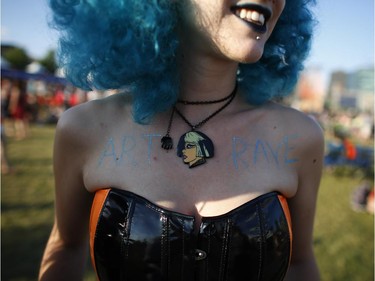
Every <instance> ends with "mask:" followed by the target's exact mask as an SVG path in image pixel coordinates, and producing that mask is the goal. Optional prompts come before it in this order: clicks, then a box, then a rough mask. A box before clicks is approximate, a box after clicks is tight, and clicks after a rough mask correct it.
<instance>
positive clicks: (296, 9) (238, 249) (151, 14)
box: [39, 0, 323, 281]
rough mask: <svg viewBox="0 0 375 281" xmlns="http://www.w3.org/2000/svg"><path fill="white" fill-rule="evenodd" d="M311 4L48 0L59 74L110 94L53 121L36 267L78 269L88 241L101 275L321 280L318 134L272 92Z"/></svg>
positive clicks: (280, 86)
mask: <svg viewBox="0 0 375 281" xmlns="http://www.w3.org/2000/svg"><path fill="white" fill-rule="evenodd" d="M313 2H314V1H313V0H146V1H138V0H107V1H101V0H50V7H51V10H52V17H51V23H52V24H53V26H54V27H55V28H57V29H58V30H59V31H60V34H61V37H60V39H59V49H58V58H59V64H60V66H61V67H62V69H63V70H64V72H65V75H66V77H67V79H69V80H70V81H71V82H72V83H73V84H74V85H76V86H78V87H80V88H82V89H85V90H95V89H97V90H107V89H116V90H117V91H118V92H119V93H118V94H115V95H111V96H109V97H106V98H104V99H100V100H95V101H91V102H88V103H85V104H81V105H79V106H75V107H73V108H71V109H69V110H68V111H66V112H65V113H64V114H63V116H62V117H61V119H60V120H59V122H58V126H57V130H56V137H55V146H54V172H55V190H56V206H55V209H56V215H55V224H54V226H53V229H52V233H51V236H50V239H49V241H48V243H47V247H46V250H45V253H44V256H43V260H42V265H41V269H40V276H39V279H40V280H43V281H45V280H53V281H56V280H71V281H73V280H82V279H83V274H84V265H85V262H86V253H87V247H88V245H89V246H90V255H91V260H92V264H93V267H94V270H95V272H96V275H97V278H98V280H100V281H122V280H137V281H143V280H145V281H146V280H173V281H191V280H196V281H203V280H205V281H206V280H210V281H211V280H212V281H213V280H215V281H217V280H223V281H224V280H228V281H238V280H249V281H250V280H259V281H277V280H280V281H281V280H302V279H303V280H305V281H316V280H319V271H318V268H317V265H316V261H315V257H314V253H313V248H312V235H313V223H314V213H315V206H316V198H317V191H318V186H319V182H320V177H321V169H322V159H323V137H322V132H321V130H320V128H319V126H318V125H317V124H316V123H314V121H313V120H312V119H310V118H308V117H307V116H305V115H304V114H303V113H300V112H298V111H296V110H294V109H291V108H288V107H285V106H283V105H280V104H278V103H277V102H276V100H278V99H280V98H281V97H283V96H286V95H288V94H289V93H290V92H291V91H292V90H293V87H294V85H295V84H296V81H297V78H298V73H299V72H300V71H301V70H302V69H303V62H304V59H305V58H306V57H307V54H308V51H309V48H310V44H311V39H312V30H313V25H314V20H313V16H312V14H311V11H310V9H311V5H312V4H314V3H313ZM178 138H179V141H178V146H177V149H176V147H175V145H174V144H175V140H176V139H178ZM160 142H161V144H160ZM198 148H199V149H198ZM188 149H190V151H188ZM198 150H200V152H199V151H198ZM192 151H194V155H193V154H191V152H192ZM190 155H191V159H192V160H191V161H190V160H189V159H190V158H189V157H190ZM180 157H181V158H183V159H182V160H181V159H180ZM193 158H194V159H193ZM198 158H199V159H198ZM207 158H209V160H207V161H206V159H207ZM184 163H185V164H189V165H184ZM189 168H190V169H189ZM88 229H89V231H88Z"/></svg>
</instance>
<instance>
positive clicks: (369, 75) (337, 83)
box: [326, 68, 374, 114]
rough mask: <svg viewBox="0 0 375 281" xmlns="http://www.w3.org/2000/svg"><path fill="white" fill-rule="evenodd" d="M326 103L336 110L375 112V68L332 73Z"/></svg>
mask: <svg viewBox="0 0 375 281" xmlns="http://www.w3.org/2000/svg"><path fill="white" fill-rule="evenodd" d="M326 104H327V106H328V108H329V109H331V110H334V111H340V110H352V111H358V112H368V113H371V114H373V113H374V69H373V68H367V69H360V70H357V71H355V72H351V73H345V72H341V71H337V72H334V73H332V75H331V80H330V84H329V87H328V93H327V100H326Z"/></svg>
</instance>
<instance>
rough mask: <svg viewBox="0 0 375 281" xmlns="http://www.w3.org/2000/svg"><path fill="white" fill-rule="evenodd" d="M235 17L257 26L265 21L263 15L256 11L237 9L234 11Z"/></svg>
mask: <svg viewBox="0 0 375 281" xmlns="http://www.w3.org/2000/svg"><path fill="white" fill-rule="evenodd" d="M236 15H237V16H238V17H240V18H241V19H243V20H246V21H250V22H253V23H255V24H258V25H264V23H265V21H266V19H265V17H264V15H263V14H261V13H259V12H257V11H251V10H246V9H239V10H236Z"/></svg>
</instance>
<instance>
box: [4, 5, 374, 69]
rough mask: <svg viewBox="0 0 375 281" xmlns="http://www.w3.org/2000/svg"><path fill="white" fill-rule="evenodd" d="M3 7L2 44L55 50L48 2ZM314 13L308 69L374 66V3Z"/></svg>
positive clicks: (39, 52)
mask: <svg viewBox="0 0 375 281" xmlns="http://www.w3.org/2000/svg"><path fill="white" fill-rule="evenodd" d="M103 1H104V0H103ZM286 1H288V0H286ZM1 8H2V10H1V16H2V18H1V40H2V42H3V43H13V44H17V45H18V46H20V47H23V48H25V49H26V50H27V52H28V53H29V55H30V56H32V57H35V58H40V57H42V56H43V55H45V54H46V52H47V50H48V49H50V48H54V47H55V45H56V44H55V40H56V34H55V32H54V31H53V30H50V29H49V28H48V26H47V23H46V22H47V17H48V15H47V11H48V9H47V7H46V0H2V1H1ZM315 10H316V11H315V13H316V15H317V19H318V21H319V22H320V23H319V25H318V28H317V31H316V35H315V41H314V44H313V48H312V54H311V56H310V58H309V60H308V63H307V66H308V67H319V68H321V69H322V70H323V71H324V72H326V73H327V72H330V71H332V70H338V69H341V70H345V71H354V70H356V69H358V68H363V67H372V66H373V64H374V0H318V6H317V7H316V9H315Z"/></svg>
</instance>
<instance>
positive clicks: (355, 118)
mask: <svg viewBox="0 0 375 281" xmlns="http://www.w3.org/2000/svg"><path fill="white" fill-rule="evenodd" d="M113 93H115V91H106V92H98V91H91V92H86V91H83V90H81V89H78V88H76V87H73V86H72V85H70V84H67V83H56V82H53V83H49V82H48V81H43V80H33V79H29V80H25V79H14V78H7V77H2V78H1V150H2V151H1V152H2V154H1V157H2V160H1V161H2V173H7V172H9V171H11V166H10V165H9V163H8V161H7V157H6V156H7V155H6V154H7V153H6V149H5V147H6V139H7V137H11V138H14V139H15V140H22V139H24V138H26V137H27V136H28V135H29V134H30V131H29V124H30V123H33V124H56V123H57V121H58V119H59V117H60V116H61V114H62V113H63V112H64V111H65V110H67V109H69V108H70V107H72V106H75V105H77V104H80V103H83V102H86V101H89V100H93V99H97V98H102V97H105V96H107V95H111V94H113ZM309 114H310V116H311V117H312V118H314V119H315V120H316V121H317V122H319V123H320V125H321V126H322V128H323V130H324V132H325V136H326V143H327V145H326V156H325V166H326V169H330V168H332V167H337V166H345V165H349V166H352V167H354V168H357V169H361V170H363V171H364V174H365V175H366V176H367V177H373V162H374V158H373V156H374V155H373V140H374V116H373V113H372V112H359V111H356V110H353V109H348V110H341V111H336V112H332V111H328V110H326V111H323V112H312V113H309Z"/></svg>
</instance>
